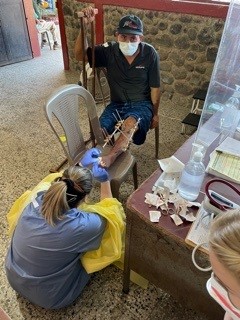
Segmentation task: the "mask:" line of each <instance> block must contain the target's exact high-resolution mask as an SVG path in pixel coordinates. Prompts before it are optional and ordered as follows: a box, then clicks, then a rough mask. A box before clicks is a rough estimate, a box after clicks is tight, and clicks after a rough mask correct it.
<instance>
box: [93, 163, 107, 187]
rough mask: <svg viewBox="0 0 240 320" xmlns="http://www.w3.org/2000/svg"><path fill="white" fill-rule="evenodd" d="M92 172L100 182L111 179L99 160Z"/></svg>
mask: <svg viewBox="0 0 240 320" xmlns="http://www.w3.org/2000/svg"><path fill="white" fill-rule="evenodd" d="M92 174H93V177H94V179H95V180H97V181H99V182H106V181H108V180H109V175H108V172H107V170H106V169H104V168H102V167H100V166H99V165H98V163H97V162H95V163H94V164H93V167H92Z"/></svg>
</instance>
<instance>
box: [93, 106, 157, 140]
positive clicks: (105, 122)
mask: <svg viewBox="0 0 240 320" xmlns="http://www.w3.org/2000/svg"><path fill="white" fill-rule="evenodd" d="M119 116H120V117H121V120H125V119H127V118H128V117H133V118H134V119H136V120H138V119H139V118H140V122H139V124H138V130H137V131H136V132H135V134H134V135H133V143H135V144H137V145H139V144H143V143H144V141H145V140H146V135H147V132H148V130H149V128H150V125H151V121H152V117H153V105H152V103H151V101H136V102H130V103H129V102H126V103H117V102H111V103H110V104H109V105H108V106H107V107H106V108H105V110H104V111H103V113H102V115H101V116H100V118H99V120H100V124H101V127H102V128H104V129H105V130H106V131H107V133H108V134H111V133H113V131H114V129H115V125H116V123H117V121H118V120H120V119H119Z"/></svg>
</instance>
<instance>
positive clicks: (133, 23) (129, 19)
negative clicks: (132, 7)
mask: <svg viewBox="0 0 240 320" xmlns="http://www.w3.org/2000/svg"><path fill="white" fill-rule="evenodd" d="M117 31H118V32H119V33H122V34H136V35H139V36H142V35H143V23H142V21H141V20H140V19H139V18H138V17H137V16H134V15H129V16H124V17H122V19H121V20H120V21H119V25H118V28H117Z"/></svg>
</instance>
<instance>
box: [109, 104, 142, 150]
mask: <svg viewBox="0 0 240 320" xmlns="http://www.w3.org/2000/svg"><path fill="white" fill-rule="evenodd" d="M113 116H114V117H115V119H116V120H117V123H116V125H115V128H114V131H113V133H112V134H110V135H108V134H107V132H106V130H103V134H104V136H105V139H104V141H105V143H104V145H103V148H104V147H105V146H106V145H107V144H110V145H113V137H114V135H115V134H116V133H118V132H119V133H120V134H121V135H122V136H123V137H124V138H125V140H126V143H125V144H124V146H122V148H121V149H122V151H126V150H127V149H128V147H129V144H130V143H131V142H132V137H133V135H134V133H135V132H136V130H137V129H138V125H139V122H140V120H141V119H140V118H138V120H137V121H134V123H133V124H130V125H129V123H128V122H129V121H127V120H126V121H124V120H122V119H121V117H120V115H119V113H118V111H117V110H116V114H113ZM126 122H127V124H126Z"/></svg>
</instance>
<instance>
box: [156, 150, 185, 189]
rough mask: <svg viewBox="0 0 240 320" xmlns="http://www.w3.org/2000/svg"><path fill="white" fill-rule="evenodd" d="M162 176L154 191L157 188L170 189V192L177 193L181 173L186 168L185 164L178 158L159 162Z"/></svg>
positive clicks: (172, 157)
mask: <svg viewBox="0 0 240 320" xmlns="http://www.w3.org/2000/svg"><path fill="white" fill-rule="evenodd" d="M158 163H159V165H160V168H161V169H162V171H163V172H162V174H161V175H160V177H159V178H158V179H157V181H156V182H155V183H154V186H153V191H154V189H155V188H156V187H164V186H165V187H168V188H169V190H170V192H175V191H176V190H177V186H178V183H179V180H180V176H181V172H182V170H183V168H184V164H183V163H182V162H181V161H180V160H178V159H177V158H176V157H174V156H171V157H170V158H166V159H161V160H158Z"/></svg>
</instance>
